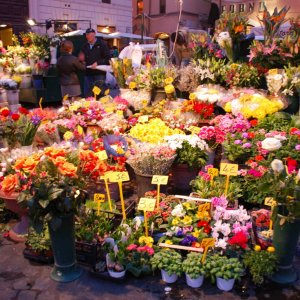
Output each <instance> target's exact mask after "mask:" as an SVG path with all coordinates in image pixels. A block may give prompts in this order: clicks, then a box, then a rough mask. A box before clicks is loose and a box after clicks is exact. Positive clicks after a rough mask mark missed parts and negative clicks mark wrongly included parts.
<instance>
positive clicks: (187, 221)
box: [182, 216, 193, 225]
mask: <svg viewBox="0 0 300 300" xmlns="http://www.w3.org/2000/svg"><path fill="white" fill-rule="evenodd" d="M182 223H183V224H184V225H190V224H192V223H193V219H192V218H191V217H190V216H184V218H183V219H182Z"/></svg>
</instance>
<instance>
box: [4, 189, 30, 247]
mask: <svg viewBox="0 0 300 300" xmlns="http://www.w3.org/2000/svg"><path fill="white" fill-rule="evenodd" d="M18 196H19V194H18V193H12V194H11V195H6V194H5V193H3V192H2V191H0V198H1V199H3V200H4V202H5V205H6V208H7V209H9V210H11V211H12V212H14V213H16V214H17V215H18V216H19V217H20V218H21V221H20V222H19V223H17V224H16V225H14V227H13V228H11V229H10V231H9V237H10V239H12V240H13V241H15V242H25V241H26V236H27V233H28V226H29V219H28V211H27V209H24V208H22V207H21V206H20V205H19V203H18V201H17V198H18Z"/></svg>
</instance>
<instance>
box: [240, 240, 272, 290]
mask: <svg viewBox="0 0 300 300" xmlns="http://www.w3.org/2000/svg"><path fill="white" fill-rule="evenodd" d="M273 249H274V248H273V247H269V248H268V249H267V250H262V251H260V247H259V246H258V247H257V246H256V247H255V248H254V251H253V250H252V251H248V252H246V253H245V255H244V257H243V264H244V266H245V267H246V268H248V270H249V273H250V275H251V278H252V281H253V283H254V284H255V285H262V284H263V283H264V279H265V278H266V277H271V276H272V275H273V274H274V272H275V271H276V264H277V257H276V254H275V253H274V252H272V251H273Z"/></svg>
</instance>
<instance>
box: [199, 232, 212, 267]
mask: <svg viewBox="0 0 300 300" xmlns="http://www.w3.org/2000/svg"><path fill="white" fill-rule="evenodd" d="M214 246H215V239H214V238H207V239H203V240H202V242H201V246H200V247H201V248H203V249H204V253H203V256H202V263H203V262H204V261H205V259H206V254H207V251H208V248H211V247H214Z"/></svg>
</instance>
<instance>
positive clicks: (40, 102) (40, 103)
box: [39, 97, 43, 110]
mask: <svg viewBox="0 0 300 300" xmlns="http://www.w3.org/2000/svg"><path fill="white" fill-rule="evenodd" d="M42 102H43V97H41V98H40V101H39V107H40V109H41V110H43V107H42Z"/></svg>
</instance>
